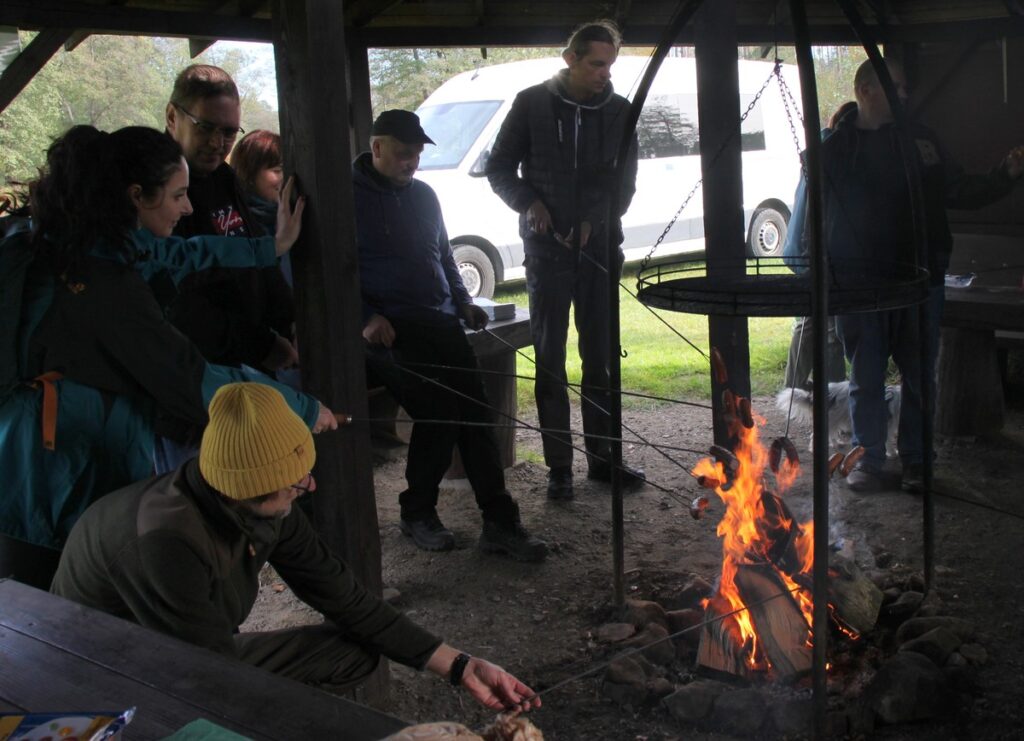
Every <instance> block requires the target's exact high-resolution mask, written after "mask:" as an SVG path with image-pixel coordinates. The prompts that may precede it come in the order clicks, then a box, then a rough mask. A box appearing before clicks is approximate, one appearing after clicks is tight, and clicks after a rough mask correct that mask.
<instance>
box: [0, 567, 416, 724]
mask: <svg viewBox="0 0 1024 741" xmlns="http://www.w3.org/2000/svg"><path fill="white" fill-rule="evenodd" d="M0 605H2V609H0V711H3V712H26V713H27V712H36V713H43V712H65V711H68V712H71V711H82V712H87V711H91V712H100V711H122V710H126V709H128V708H131V707H135V708H136V713H135V719H134V720H133V721H132V722H131V724H129V725H128V727H127V728H126V729H125V730H124V738H125V739H133V740H136V741H138V740H141V739H162V738H166V737H167V736H169V735H171V734H172V733H174V732H175V731H177V730H179V729H181V728H182V727H183V726H185V725H187V724H188V723H190V722H192V721H194V720H197V719H200V718H201V719H204V720H206V721H209V722H211V723H214V724H216V725H217V726H220V727H222V728H227V729H228V730H230V731H234V732H235V733H240V734H242V735H243V736H247V737H249V738H251V739H266V740H267V741H278V740H279V739H289V738H345V739H352V740H353V741H358V740H360V739H366V741H369V740H370V739H379V738H382V737H384V736H387V735H389V734H391V733H394V732H395V731H397V730H399V729H401V728H403V727H405V726H406V724H405V723H403V722H402V721H400V720H399V719H397V718H394V717H392V716H390V715H385V714H384V713H380V712H377V711H376V710H372V709H370V708H368V707H364V706H363V705H359V704H356V703H354V702H350V701H348V700H345V699H343V698H340V697H336V696H334V695H330V694H328V693H326V692H323V691H322V690H319V689H316V688H313V687H308V686H306V685H304V684H300V683H299V682H295V681H292V680H291V679H285V678H284V677H279V676H277V675H275V674H271V673H270V672H267V671H264V670H262V669H257V668H256V667H254V666H250V665H248V664H243V663H242V662H240V661H236V660H234V659H231V658H228V657H226V656H221V655H220V654H217V653H214V652H213V651H208V650H207V649H204V648H199V647H197V646H193V645H191V644H189V643H185V642H183V641H179V640H177V639H175V638H172V637H170V636H167V635H164V634H162V633H157V632H154V631H151V630H147V629H146V628H143V627H141V626H139V625H136V624H134V623H130V622H127V621H125V620H120V619H118V618H116V617H113V616H111V615H107V614H106V613H103V612H98V611H96V610H92V609H90V608H88V607H83V606H82V605H79V604H76V603H74V602H69V601H68V600H65V599H62V598H61V597H57V596H55V595H52V594H50V593H49V592H44V591H41V590H38V589H35V588H33V587H29V586H26V585H24V584H21V583H19V582H16V581H12V580H10V579H3V580H0Z"/></svg>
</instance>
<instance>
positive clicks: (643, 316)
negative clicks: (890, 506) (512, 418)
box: [495, 266, 793, 408]
mask: <svg viewBox="0 0 1024 741" xmlns="http://www.w3.org/2000/svg"><path fill="white" fill-rule="evenodd" d="M622 285H624V286H625V287H627V288H629V290H630V291H632V292H634V293H635V292H636V269H635V268H633V269H631V268H630V267H629V266H627V268H626V272H625V275H624V276H623V279H622ZM495 300H499V301H511V302H514V303H515V304H516V306H519V307H526V306H529V300H528V299H527V296H526V290H525V287H524V286H522V285H519V286H517V287H513V288H512V289H504V290H499V291H498V292H497V294H496V295H495ZM619 302H620V304H619V306H620V312H619V315H620V326H621V331H620V337H621V338H622V348H623V350H624V351H625V352H626V353H627V356H626V357H625V358H623V359H622V388H623V389H624V390H628V391H639V392H641V393H645V394H653V395H657V396H666V397H670V398H687V399H707V398H708V397H709V393H710V388H711V381H710V370H709V367H708V361H707V360H705V359H704V358H703V357H702V356H701V355H700V354H699V353H698V352H697V351H696V350H694V349H693V348H692V347H690V346H689V345H687V344H686V343H685V342H684V341H683V340H681V339H679V338H678V337H677V336H676V335H675V334H674V333H673V332H672V331H671V330H670V329H669V328H668V327H666V326H665V325H664V324H662V323H661V322H660V321H658V319H656V318H655V317H654V316H653V315H652V314H651V312H650V311H649V310H648V309H647V308H646V307H645V306H643V305H642V304H640V303H639V302H638V301H637V300H636V299H635V298H633V297H632V296H630V295H629V294H628V293H626V291H625V290H621V291H620V292H619ZM658 313H659V315H660V316H661V317H662V318H664V319H665V321H667V322H668V323H669V324H670V325H671V326H672V327H674V328H675V329H676V330H677V331H678V332H679V333H680V334H682V335H683V336H684V337H686V338H687V339H689V340H690V342H692V343H693V344H694V345H696V346H697V347H699V348H700V349H701V350H702V351H704V352H705V353H707V352H708V320H707V317H706V316H703V315H694V314H681V313H676V312H670V311H659V312H658ZM792 326H793V320H792V319H789V318H756V319H750V320H749V334H750V374H751V385H752V387H753V392H754V393H755V394H764V393H769V392H774V391H775V390H776V389H777V388H778V387H779V386H780V385H781V384H782V376H783V372H784V370H785V366H786V354H787V352H788V350H789V338H790V335H791V332H792ZM576 343H577V335H576V328H575V326H574V325H573V322H572V320H570V323H569V341H568V347H569V351H568V361H567V365H566V367H567V372H568V374H569V381H570V382H571V383H579V380H580V361H579V355H578V354H577V352H576ZM523 352H525V353H526V354H527V355H529V357H530V358H533V348H532V347H527V348H524V350H523ZM535 370H536V369H535V368H534V367H533V366H532V364H531V363H529V362H528V361H526V360H523V359H522V358H520V359H519V363H518V373H520V374H521V375H528V376H532V375H535ZM518 397H519V404H520V407H521V408H523V407H524V406H528V407H532V406H533V383H532V382H531V381H526V380H520V381H519V384H518ZM643 401H644V400H642V399H636V398H632V399H631V398H629V397H626V398H625V399H624V404H625V405H626V406H635V405H637V404H639V403H643Z"/></svg>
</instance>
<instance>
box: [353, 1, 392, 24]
mask: <svg viewBox="0 0 1024 741" xmlns="http://www.w3.org/2000/svg"><path fill="white" fill-rule="evenodd" d="M401 3H402V0H378V1H377V2H372V1H371V0H362V2H358V1H357V2H354V3H352V4H351V5H350V6H348V7H350V8H352V11H351V12H346V13H345V20H346V25H349V26H352V27H353V28H361V27H363V26H365V25H367V24H368V23H369V22H370V21H372V20H373V19H374V18H376V17H377V16H379V15H382V14H384V13H387V12H388V11H389V10H391V9H392V8H393V7H395V6H396V5H400V4H401Z"/></svg>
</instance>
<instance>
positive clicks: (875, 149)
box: [821, 60, 1024, 492]
mask: <svg viewBox="0 0 1024 741" xmlns="http://www.w3.org/2000/svg"><path fill="white" fill-rule="evenodd" d="M887 66H888V69H889V74H890V75H891V76H892V80H893V83H894V85H895V86H896V90H897V92H898V94H899V96H900V98H901V99H902V100H904V101H905V100H906V97H907V86H906V77H905V76H904V73H903V68H902V66H901V65H899V64H898V63H895V62H894V61H892V60H888V61H887ZM854 94H855V97H856V100H857V110H856V111H855V112H853V113H851V114H849V115H847V116H845V117H844V118H843V119H842V120H841V121H840V122H838V124H837V126H836V128H835V131H834V132H833V133H832V135H831V136H829V137H828V139H827V140H825V141H824V142H823V143H822V154H821V161H822V168H823V174H824V181H823V182H824V223H823V239H824V244H825V245H826V247H827V248H828V250H829V257H830V259H831V260H832V261H833V264H834V265H836V269H837V270H842V269H843V267H842V265H843V264H845V265H847V266H850V265H858V264H859V265H865V266H869V267H870V268H872V269H875V270H877V271H878V276H879V279H880V280H884V276H885V274H886V270H887V267H889V268H891V267H893V266H894V265H895V264H896V263H897V262H903V263H913V262H914V261H915V257H914V255H915V252H914V251H915V245H916V242H915V235H914V227H913V223H912V221H911V213H912V209H911V203H910V192H909V190H908V187H907V177H906V172H905V169H904V163H903V157H902V154H901V150H900V139H899V136H898V132H897V130H896V127H895V125H894V122H893V115H892V111H891V109H890V107H889V102H888V100H887V99H886V97H885V93H884V91H883V90H882V85H881V83H880V82H879V80H878V76H877V74H876V72H875V69H874V67H873V66H872V65H871V63H870V62H865V63H864V64H862V65H861V66H860V68H859V69H858V70H857V73H856V76H855V78H854ZM910 134H911V137H912V139H913V142H914V145H915V146H914V154H915V156H917V158H918V167H919V170H920V173H921V182H922V189H923V200H924V222H925V227H926V234H927V238H928V243H927V264H926V265H924V266H923V267H926V268H927V269H928V271H929V274H930V279H929V282H930V285H929V290H928V298H927V300H926V302H925V303H924V304H923V305H922V306H921V307H917V306H914V307H909V308H905V309H896V310H891V311H880V312H873V313H862V314H848V315H844V316H840V317H838V326H837V329H838V332H839V336H840V338H841V339H842V341H843V346H844V349H845V352H846V358H847V360H849V361H850V416H851V417H852V420H853V442H854V444H855V445H862V446H864V448H865V455H864V457H863V458H862V459H861V461H860V463H859V464H858V465H857V467H856V469H855V470H854V471H853V472H852V473H851V474H850V475H849V476H848V477H847V483H848V485H849V486H850V488H851V489H853V490H854V491H862V492H869V491H878V490H879V489H881V488H882V480H881V476H880V474H881V472H882V467H883V465H884V463H885V439H886V427H887V414H888V412H887V409H886V404H885V374H886V369H887V365H888V360H889V357H890V356H891V357H892V358H893V360H894V361H895V362H896V365H897V367H898V368H899V370H900V376H901V379H902V386H903V389H902V406H901V412H900V422H899V440H898V447H899V455H900V462H901V464H902V468H903V472H902V481H901V485H902V488H903V489H905V490H907V491H920V490H921V489H922V488H923V483H924V482H923V472H922V466H923V462H924V439H923V430H922V419H923V417H922V388H921V379H922V377H924V378H925V379H926V382H927V383H928V387H929V395H930V396H931V398H933V399H934V398H935V364H936V358H937V355H938V345H939V322H940V319H941V317H942V305H943V298H944V282H945V272H946V268H947V266H948V265H949V256H950V253H951V252H952V248H953V237H952V234H951V233H950V230H949V222H948V221H947V218H946V209H947V208H978V207H981V206H983V205H986V204H988V203H991V202H993V201H995V200H997V199H999V198H1001V197H1003V196H1005V195H1006V194H1007V193H1009V192H1010V190H1011V188H1012V187H1013V184H1014V182H1015V181H1016V180H1017V179H1018V178H1019V177H1020V174H1021V170H1022V164H1024V149H1022V148H1019V147H1018V148H1017V149H1014V150H1012V151H1011V152H1010V154H1009V155H1008V156H1007V157H1006V159H1005V160H1004V161H1003V162H1002V164H1000V166H999V167H997V168H995V169H993V170H992V171H991V172H990V173H988V174H987V175H966V174H965V173H964V172H963V170H962V169H961V168H959V167H958V166H957V165H956V164H955V163H953V162H952V161H951V160H950V159H949V158H948V157H947V156H946V154H945V152H944V151H943V149H942V145H941V144H940V143H939V141H938V139H937V138H936V137H935V134H934V133H933V132H932V131H930V130H928V129H927V128H925V127H924V126H921V125H919V124H916V123H915V124H913V125H912V127H911V132H910ZM919 311H921V312H924V322H923V324H924V327H925V328H926V329H925V331H926V332H927V337H922V336H921V323H920V322H919ZM923 342H927V345H926V346H927V348H928V357H927V358H925V359H924V362H925V367H924V369H923V370H924V373H922V368H921V354H922V353H921V347H922V343H923Z"/></svg>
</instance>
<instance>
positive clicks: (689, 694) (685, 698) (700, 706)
mask: <svg viewBox="0 0 1024 741" xmlns="http://www.w3.org/2000/svg"><path fill="white" fill-rule="evenodd" d="M729 689H730V688H729V685H727V684H723V683H722V682H715V681H714V680H711V679H698V680H697V681H695V682H690V684H684V685H683V686H682V687H680V688H679V689H677V690H676V691H675V692H673V693H672V694H671V695H669V696H668V697H666V698H665V699H663V700H662V701H661V704H662V705H664V706H665V709H666V710H668V712H669V714H670V715H671V716H672V717H673V718H675V719H676V720H677V721H679V722H680V723H696V722H698V721H701V720H703V719H704V718H706V717H708V715H710V714H711V708H712V707H713V706H714V704H715V699H716V698H717V697H718V696H719V695H721V694H722V693H724V692H726V691H728V690H729Z"/></svg>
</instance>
